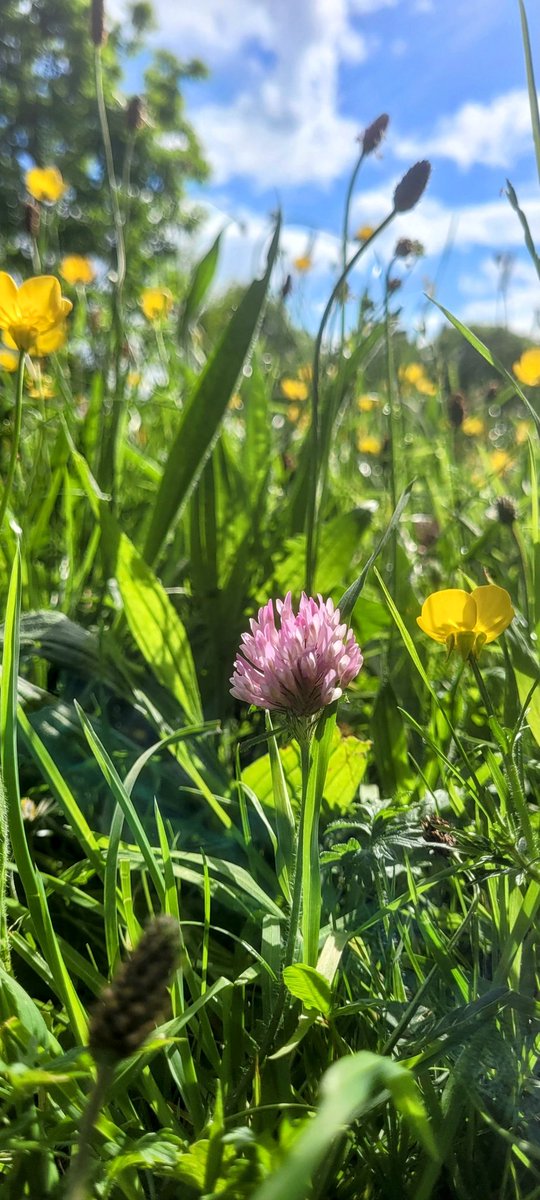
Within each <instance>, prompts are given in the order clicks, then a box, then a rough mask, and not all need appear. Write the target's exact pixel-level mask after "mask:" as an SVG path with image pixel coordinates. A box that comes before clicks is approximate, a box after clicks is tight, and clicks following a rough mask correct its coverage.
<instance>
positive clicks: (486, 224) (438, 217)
mask: <svg viewBox="0 0 540 1200" xmlns="http://www.w3.org/2000/svg"><path fill="white" fill-rule="evenodd" d="M396 182H397V181H396ZM393 187H394V184H391V185H390V184H389V186H388V188H385V189H382V188H378V189H373V190H370V191H365V192H361V193H360V194H359V195H358V196H357V197H356V199H355V201H354V203H353V222H355V223H356V224H358V225H363V224H369V225H376V224H378V222H379V221H380V220H382V218H383V217H384V216H386V214H387V213H388V211H389V209H390V208H391V202H392V193H393ZM519 199H520V203H521V207H522V208H523V209H524V211H525V212H526V214H527V218H528V221H529V225H530V228H531V233H532V236H533V238H534V237H535V236H536V238H537V239H538V238H540V199H538V195H537V193H534V194H528V191H526V192H524V193H523V194H522V195H520V197H519ZM401 236H406V237H411V238H418V240H419V241H421V242H422V244H423V245H424V246H425V249H426V252H427V254H428V255H438V254H440V253H441V252H442V251H443V250H444V249H445V247H446V246H447V245H448V243H449V241H450V242H451V244H452V245H454V246H456V247H457V248H458V249H460V250H470V249H472V248H474V247H477V246H485V247H490V248H493V251H494V253H495V252H497V251H500V250H508V249H512V248H519V247H522V246H523V231H522V228H521V225H520V223H519V221H518V218H517V216H516V214H515V213H514V211H513V209H512V208H511V207H510V204H509V203H508V200H507V199H506V197H505V196H504V195H499V196H498V197H497V198H496V199H494V200H489V201H486V202H484V203H481V204H466V205H461V206H460V205H456V206H455V207H454V208H452V207H450V206H448V205H445V204H443V203H442V202H441V201H440V200H438V199H436V197H434V196H431V195H430V194H429V189H428V191H427V193H426V195H425V197H424V198H423V199H422V201H421V202H420V204H419V205H418V206H417V207H416V208H415V209H413V210H412V212H409V213H404V214H403V215H401V216H399V217H397V218H396V219H395V220H394V221H393V222H392V225H391V227H390V229H389V230H388V232H387V233H386V234H385V245H390V244H391V243H393V241H394V239H395V238H396V237H401Z"/></svg>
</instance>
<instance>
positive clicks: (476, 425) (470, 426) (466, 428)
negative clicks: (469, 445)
mask: <svg viewBox="0 0 540 1200" xmlns="http://www.w3.org/2000/svg"><path fill="white" fill-rule="evenodd" d="M461 428H462V431H463V433H464V434H466V436H467V437H480V435H481V434H482V433H484V432H485V429H486V427H485V425H484V422H483V420H482V418H481V417H465V419H464V421H463V423H462V425H461Z"/></svg>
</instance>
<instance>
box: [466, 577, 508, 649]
mask: <svg viewBox="0 0 540 1200" xmlns="http://www.w3.org/2000/svg"><path fill="white" fill-rule="evenodd" d="M472 596H473V598H474V602H475V604H476V625H475V627H474V628H475V632H476V633H484V634H485V635H486V642H493V641H495V638H497V637H499V634H501V633H503V632H504V630H505V629H507V628H508V626H509V624H510V622H511V621H512V620H513V619H514V617H515V615H516V614H515V612H514V609H513V608H512V602H511V600H510V596H509V595H508V592H507V591H506V590H505V588H502V587H497V585H496V584H495V583H488V584H486V585H485V586H484V587H477V588H475V589H474V592H472Z"/></svg>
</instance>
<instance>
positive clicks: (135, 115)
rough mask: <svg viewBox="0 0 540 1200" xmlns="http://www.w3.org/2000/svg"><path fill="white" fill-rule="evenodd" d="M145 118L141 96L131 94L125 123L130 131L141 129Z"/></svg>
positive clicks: (134, 131)
mask: <svg viewBox="0 0 540 1200" xmlns="http://www.w3.org/2000/svg"><path fill="white" fill-rule="evenodd" d="M144 120H145V106H144V100H143V99H142V96H132V97H131V100H129V102H128V106H127V109H126V125H127V127H128V129H129V131H130V133H136V131H137V129H142V127H143V125H144Z"/></svg>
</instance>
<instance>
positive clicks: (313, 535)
mask: <svg viewBox="0 0 540 1200" xmlns="http://www.w3.org/2000/svg"><path fill="white" fill-rule="evenodd" d="M394 216H395V209H392V212H391V213H389V214H388V216H387V217H385V218H384V221H382V222H381V224H380V225H378V226H377V229H375V230H374V231H373V233H372V235H371V237H370V238H366V241H365V242H362V245H361V246H359V248H358V250H357V251H356V254H353V257H352V258H351V260H350V262H348V263H347V265H346V267H345V270H344V271H342V272H341V274H340V276H339V279H338V280H337V282H336V283H335V284H334V287H333V289H332V292H331V294H330V297H329V300H328V303H327V305H326V308H325V310H324V312H323V315H322V318H321V323H320V325H319V329H318V332H317V337H316V339H315V348H314V352H313V386H312V394H311V430H310V459H309V474H308V481H307V485H308V502H307V513H306V591H307V592H308V595H309V594H310V593H311V591H312V589H313V580H314V576H315V570H316V562H317V492H318V479H319V419H320V412H319V410H320V392H319V384H320V371H321V349H322V343H323V337H324V333H325V329H326V326H327V324H328V319H329V317H330V313H331V312H332V309H333V307H334V304H335V302H336V300H337V298H338V296H339V293H340V291H341V287H342V285H343V283H344V282H345V280H346V278H347V276H348V275H349V274H350V272H351V271H352V270H353V268H354V267H355V266H356V264H357V262H358V260H359V259H360V257H361V255H362V254H365V253H366V250H368V248H369V246H370V245H371V243H372V241H373V239H374V238H376V237H378V236H379V234H380V233H382V231H383V229H386V226H387V225H389V224H390V221H391V220H392V219H393V217H394ZM325 449H326V452H328V451H329V447H326V448H325Z"/></svg>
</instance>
